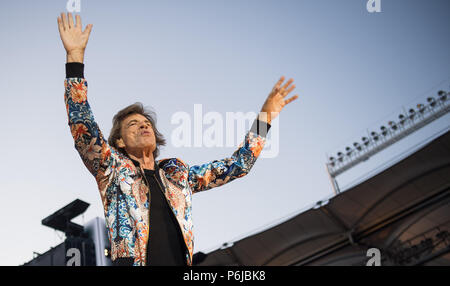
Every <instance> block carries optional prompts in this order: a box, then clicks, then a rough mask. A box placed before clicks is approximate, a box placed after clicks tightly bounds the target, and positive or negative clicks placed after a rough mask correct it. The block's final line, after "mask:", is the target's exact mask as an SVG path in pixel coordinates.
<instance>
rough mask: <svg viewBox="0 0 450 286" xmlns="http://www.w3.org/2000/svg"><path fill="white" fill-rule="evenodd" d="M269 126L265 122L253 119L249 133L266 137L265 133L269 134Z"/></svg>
mask: <svg viewBox="0 0 450 286" xmlns="http://www.w3.org/2000/svg"><path fill="white" fill-rule="evenodd" d="M269 129H270V124H269V123H268V122H265V121H261V120H259V119H255V121H254V122H253V125H252V127H251V128H250V131H252V132H253V133H256V134H258V135H260V136H262V137H266V136H267V133H269Z"/></svg>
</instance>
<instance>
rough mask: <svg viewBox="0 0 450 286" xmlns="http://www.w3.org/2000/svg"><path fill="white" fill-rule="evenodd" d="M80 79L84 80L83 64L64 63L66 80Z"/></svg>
mask: <svg viewBox="0 0 450 286" xmlns="http://www.w3.org/2000/svg"><path fill="white" fill-rule="evenodd" d="M71 77H81V78H84V64H83V63H76V62H73V63H66V78H71Z"/></svg>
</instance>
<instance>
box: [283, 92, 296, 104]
mask: <svg viewBox="0 0 450 286" xmlns="http://www.w3.org/2000/svg"><path fill="white" fill-rule="evenodd" d="M297 98H298V95H297V94H296V95H294V96H292V97H291V98H289V99H286V100H285V101H284V105H286V104H289V103H291V102H292V101H294V100H296V99H297Z"/></svg>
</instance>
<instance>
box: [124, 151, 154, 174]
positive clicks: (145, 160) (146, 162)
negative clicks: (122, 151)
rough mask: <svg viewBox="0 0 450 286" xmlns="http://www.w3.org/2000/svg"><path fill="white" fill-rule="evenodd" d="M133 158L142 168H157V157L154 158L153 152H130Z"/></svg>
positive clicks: (129, 154)
mask: <svg viewBox="0 0 450 286" xmlns="http://www.w3.org/2000/svg"><path fill="white" fill-rule="evenodd" d="M128 156H130V158H131V159H133V160H135V161H138V162H139V165H140V167H141V168H142V169H147V170H154V169H155V159H154V158H153V153H152V152H148V153H137V154H136V153H134V154H133V153H128Z"/></svg>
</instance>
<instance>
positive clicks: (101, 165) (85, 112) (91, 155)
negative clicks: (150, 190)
mask: <svg viewBox="0 0 450 286" xmlns="http://www.w3.org/2000/svg"><path fill="white" fill-rule="evenodd" d="M83 69H84V65H83V64H82V63H67V64H66V79H65V81H64V87H65V92H64V102H65V105H66V110H67V115H68V118H69V122H68V123H69V127H70V131H71V133H72V136H73V139H74V140H75V148H76V150H77V151H78V153H79V154H80V157H81V159H82V160H83V163H84V165H85V166H86V167H87V169H88V170H89V172H91V174H92V175H94V177H95V179H96V181H97V183H98V184H99V188H100V190H103V192H102V194H101V195H102V199H103V203H105V200H104V199H105V197H104V195H105V193H104V192H105V191H106V189H105V187H106V182H104V181H105V180H107V177H108V176H107V174H106V173H107V172H108V170H109V171H110V170H111V169H110V167H111V164H112V155H111V148H110V146H109V145H108V143H107V141H106V139H105V138H104V137H103V135H102V132H101V131H100V128H99V127H98V125H97V123H96V122H95V120H94V115H93V114H92V111H91V108H90V106H89V103H88V101H87V81H86V79H85V78H84V74H83ZM102 185H104V186H102Z"/></svg>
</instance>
